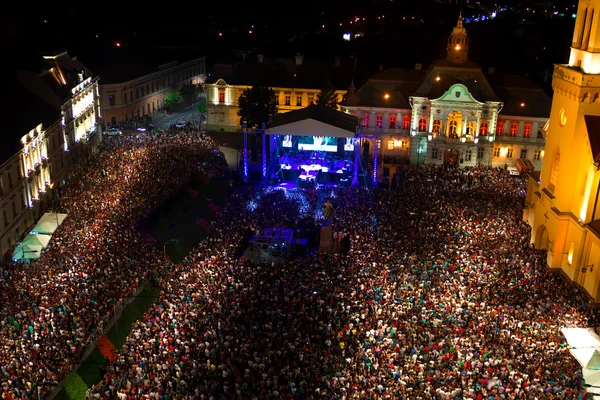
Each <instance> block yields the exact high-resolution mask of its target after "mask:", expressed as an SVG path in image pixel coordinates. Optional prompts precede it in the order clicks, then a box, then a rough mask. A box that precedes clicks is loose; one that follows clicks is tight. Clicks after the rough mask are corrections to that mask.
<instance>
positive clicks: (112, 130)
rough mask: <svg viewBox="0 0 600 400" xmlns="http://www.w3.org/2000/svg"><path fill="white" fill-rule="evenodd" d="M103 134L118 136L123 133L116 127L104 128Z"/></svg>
mask: <svg viewBox="0 0 600 400" xmlns="http://www.w3.org/2000/svg"><path fill="white" fill-rule="evenodd" d="M104 134H105V135H108V136H119V135H122V134H123V131H122V130H120V129H117V128H110V129H107V130H105V131H104Z"/></svg>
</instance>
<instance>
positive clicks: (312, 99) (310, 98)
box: [308, 96, 315, 105]
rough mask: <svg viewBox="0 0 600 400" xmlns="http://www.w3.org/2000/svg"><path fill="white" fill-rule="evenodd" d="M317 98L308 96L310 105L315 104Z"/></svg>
mask: <svg viewBox="0 0 600 400" xmlns="http://www.w3.org/2000/svg"><path fill="white" fill-rule="evenodd" d="M314 100H315V98H314V97H313V96H308V104H309V105H310V104H313V103H314Z"/></svg>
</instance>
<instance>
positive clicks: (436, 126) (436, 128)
mask: <svg viewBox="0 0 600 400" xmlns="http://www.w3.org/2000/svg"><path fill="white" fill-rule="evenodd" d="M441 130H442V120H439V119H434V120H433V127H432V129H431V132H433V133H440V131H441Z"/></svg>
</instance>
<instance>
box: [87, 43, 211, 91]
mask: <svg viewBox="0 0 600 400" xmlns="http://www.w3.org/2000/svg"><path fill="white" fill-rule="evenodd" d="M202 56H203V55H200V54H198V52H197V51H195V50H194V49H188V48H180V49H168V48H167V49H165V48H162V49H161V48H157V49H152V50H150V49H143V48H141V49H131V48H123V47H120V48H107V49H102V50H95V51H94V52H90V54H86V55H83V56H81V59H82V60H83V61H85V64H86V65H87V66H89V68H90V69H91V70H92V71H94V73H95V74H97V75H98V76H100V78H101V81H100V83H101V84H102V85H106V84H112V83H122V82H128V81H130V80H133V79H136V78H140V77H143V76H145V75H148V74H151V73H154V72H157V71H159V70H160V68H159V67H160V66H162V65H164V64H168V63H171V62H175V61H176V62H177V63H179V64H181V63H184V62H187V61H191V60H194V59H196V58H199V57H202Z"/></svg>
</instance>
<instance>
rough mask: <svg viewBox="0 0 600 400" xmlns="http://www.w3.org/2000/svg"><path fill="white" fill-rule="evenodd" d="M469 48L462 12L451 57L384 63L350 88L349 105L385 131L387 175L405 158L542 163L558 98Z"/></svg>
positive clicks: (368, 128)
mask: <svg viewBox="0 0 600 400" xmlns="http://www.w3.org/2000/svg"><path fill="white" fill-rule="evenodd" d="M468 50H469V40H468V36H467V32H466V29H465V28H464V27H463V25H462V18H460V17H459V20H458V23H457V26H456V27H455V28H454V29H453V31H452V33H451V35H450V38H449V40H448V45H447V56H446V58H445V59H441V60H437V61H435V62H434V63H433V65H431V67H430V68H428V69H427V70H426V71H423V70H422V69H421V65H420V64H417V65H416V66H415V69H414V70H402V69H388V70H384V71H382V72H380V73H379V74H377V75H375V76H374V77H372V78H371V79H369V80H368V81H367V83H365V84H364V85H363V86H362V87H361V88H360V89H359V90H358V91H356V90H355V88H353V87H351V88H350V89H349V91H348V93H347V95H346V97H345V99H344V101H343V102H342V109H343V111H345V112H347V113H350V114H353V115H356V116H357V118H358V119H359V121H360V124H361V125H362V126H363V129H364V131H365V132H366V133H369V134H372V135H373V136H375V135H376V134H377V135H379V138H380V140H381V142H380V149H381V151H380V154H381V155H383V156H382V159H383V167H382V166H381V165H379V166H378V168H382V169H383V171H381V172H380V173H383V175H384V176H385V175H387V174H388V170H389V167H390V164H396V163H404V162H410V163H411V164H424V163H427V164H441V163H444V162H452V163H457V164H459V165H460V166H475V165H478V164H481V165H490V166H495V167H498V166H514V165H515V164H516V163H517V160H518V159H523V160H528V161H529V162H530V163H531V164H532V165H533V166H534V167H535V168H536V169H539V168H540V167H541V163H542V159H543V157H544V151H543V150H544V142H545V130H544V129H545V126H546V122H547V120H548V116H549V112H550V104H551V100H550V98H549V97H548V96H547V95H545V94H544V92H543V91H542V89H541V88H539V87H537V86H536V85H534V84H533V83H531V82H529V81H528V80H526V79H525V78H523V77H519V76H513V75H500V74H497V73H495V71H494V70H493V69H490V70H489V71H488V73H487V74H484V73H483V71H482V70H481V68H480V67H479V66H478V65H476V64H475V63H473V62H472V61H470V60H469V59H468ZM370 145H371V148H372V146H373V140H371V141H370Z"/></svg>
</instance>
